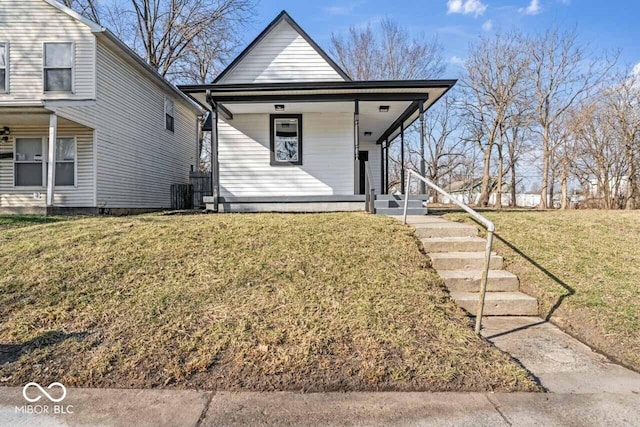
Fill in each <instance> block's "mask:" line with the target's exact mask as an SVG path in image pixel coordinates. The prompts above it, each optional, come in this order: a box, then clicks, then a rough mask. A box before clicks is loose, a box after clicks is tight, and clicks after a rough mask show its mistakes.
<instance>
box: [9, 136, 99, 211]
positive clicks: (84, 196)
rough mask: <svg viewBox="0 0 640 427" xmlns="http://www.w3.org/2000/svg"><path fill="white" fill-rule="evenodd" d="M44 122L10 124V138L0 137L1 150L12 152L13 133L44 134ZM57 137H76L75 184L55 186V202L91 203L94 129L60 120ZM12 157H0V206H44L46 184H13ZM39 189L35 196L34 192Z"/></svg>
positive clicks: (63, 203)
mask: <svg viewBox="0 0 640 427" xmlns="http://www.w3.org/2000/svg"><path fill="white" fill-rule="evenodd" d="M47 135H48V127H47V126H11V136H12V138H11V139H10V140H9V141H8V142H1V141H0V153H12V152H13V144H14V139H15V138H16V137H21V136H22V137H46V136H47ZM58 137H59V138H61V137H76V143H77V147H76V155H77V156H76V162H77V167H76V170H77V175H76V184H77V185H76V187H73V188H70V187H60V188H56V192H55V205H56V206H60V207H92V206H94V204H93V131H92V130H91V129H87V128H85V127H82V126H77V125H69V124H59V125H58ZM13 173H14V167H13V159H0V208H15V207H44V206H45V198H46V193H47V189H46V187H40V188H32V187H29V188H28V189H26V188H21V187H14V185H13V184H14V177H13ZM37 192H39V193H41V197H40V198H39V199H36V198H34V197H33V194H34V193H37Z"/></svg>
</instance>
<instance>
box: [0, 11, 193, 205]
mask: <svg viewBox="0 0 640 427" xmlns="http://www.w3.org/2000/svg"><path fill="white" fill-rule="evenodd" d="M202 113H203V110H202V109H201V107H200V106H199V105H198V104H197V103H195V102H194V101H193V100H192V99H190V98H188V97H187V96H185V94H184V93H182V92H181V91H179V90H178V89H177V88H175V87H174V86H172V85H171V84H170V83H168V82H167V81H166V80H165V79H163V78H162V77H160V76H159V75H158V74H157V73H156V72H155V71H154V70H152V69H151V68H150V67H149V66H148V65H146V64H145V63H144V61H142V60H141V59H140V58H139V57H138V56H137V55H136V54H135V53H134V52H132V51H131V50H130V49H129V48H128V47H126V46H125V45H124V44H123V43H122V42H121V41H120V40H118V39H117V38H116V37H115V36H114V35H113V34H111V33H110V32H109V31H108V30H106V29H105V28H103V27H101V26H99V25H97V24H95V23H93V22H91V21H89V20H87V19H85V18H83V17H82V16H80V15H78V14H76V13H75V12H73V11H72V10H70V9H68V8H66V7H64V6H62V5H61V4H60V3H58V2H56V1H55V0H0V212H58V211H82V212H101V211H107V212H117V211H120V210H124V211H132V210H138V209H140V210H146V209H159V208H168V207H169V206H170V186H171V184H180V183H188V180H189V171H190V169H191V168H192V167H193V168H195V167H196V166H197V162H198V157H199V155H198V151H197V150H198V143H197V139H198V116H199V115H201V114H202Z"/></svg>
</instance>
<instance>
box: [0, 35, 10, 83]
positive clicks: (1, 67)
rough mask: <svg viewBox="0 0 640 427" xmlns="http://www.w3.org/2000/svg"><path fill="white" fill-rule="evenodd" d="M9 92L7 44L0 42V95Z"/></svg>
mask: <svg viewBox="0 0 640 427" xmlns="http://www.w3.org/2000/svg"><path fill="white" fill-rule="evenodd" d="M7 92H9V43H2V42H0V93H7Z"/></svg>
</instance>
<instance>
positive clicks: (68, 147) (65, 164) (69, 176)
mask: <svg viewBox="0 0 640 427" xmlns="http://www.w3.org/2000/svg"><path fill="white" fill-rule="evenodd" d="M67 185H68V186H73V185H76V140H75V138H58V139H57V143H56V186H67Z"/></svg>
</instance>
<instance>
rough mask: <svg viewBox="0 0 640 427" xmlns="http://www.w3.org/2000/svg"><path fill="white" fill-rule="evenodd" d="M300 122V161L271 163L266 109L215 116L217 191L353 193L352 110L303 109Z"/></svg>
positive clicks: (242, 193)
mask: <svg viewBox="0 0 640 427" xmlns="http://www.w3.org/2000/svg"><path fill="white" fill-rule="evenodd" d="M302 127H303V129H302V141H303V148H302V165H301V166H271V165H270V151H269V115H268V114H236V115H234V118H233V120H230V121H228V122H226V121H224V120H222V119H221V120H220V123H219V128H218V135H219V139H220V145H219V162H220V189H221V195H222V196H243V197H248V196H311V195H332V194H335V195H347V194H353V179H354V165H353V115H352V114H349V113H307V114H303V117H302Z"/></svg>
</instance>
